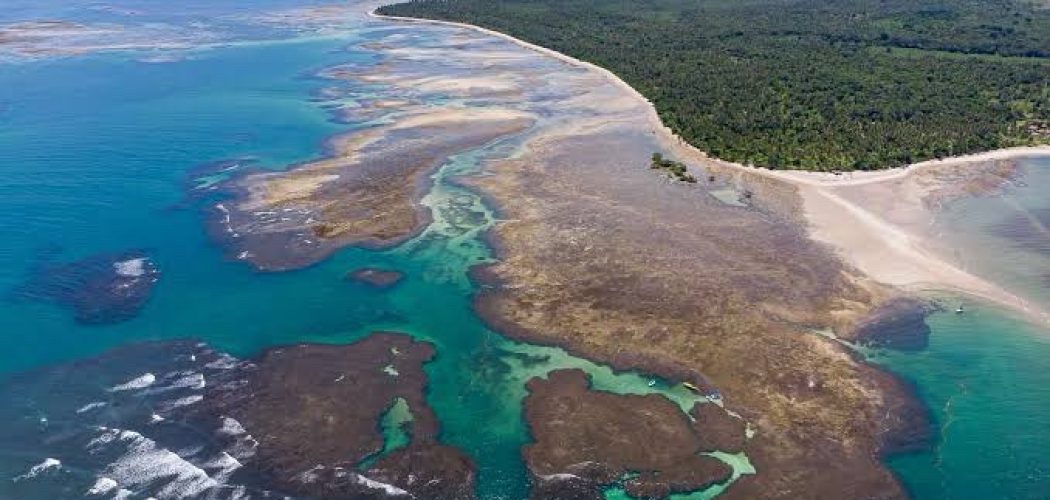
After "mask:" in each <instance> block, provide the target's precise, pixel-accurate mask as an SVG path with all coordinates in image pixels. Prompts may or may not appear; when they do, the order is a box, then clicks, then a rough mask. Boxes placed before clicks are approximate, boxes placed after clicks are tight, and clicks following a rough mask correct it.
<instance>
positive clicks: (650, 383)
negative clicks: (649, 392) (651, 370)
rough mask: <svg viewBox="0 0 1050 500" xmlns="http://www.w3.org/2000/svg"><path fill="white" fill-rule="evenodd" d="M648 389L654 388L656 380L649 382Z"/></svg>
mask: <svg viewBox="0 0 1050 500" xmlns="http://www.w3.org/2000/svg"><path fill="white" fill-rule="evenodd" d="M649 387H656V379H655V378H654V379H652V380H650V381H649Z"/></svg>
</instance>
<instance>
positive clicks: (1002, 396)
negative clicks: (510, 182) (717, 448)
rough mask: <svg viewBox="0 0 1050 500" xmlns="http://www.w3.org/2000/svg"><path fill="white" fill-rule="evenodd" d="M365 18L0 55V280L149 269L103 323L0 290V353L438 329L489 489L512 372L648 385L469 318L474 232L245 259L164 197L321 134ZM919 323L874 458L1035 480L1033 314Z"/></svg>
mask: <svg viewBox="0 0 1050 500" xmlns="http://www.w3.org/2000/svg"><path fill="white" fill-rule="evenodd" d="M87 4H88V2H66V3H62V4H61V5H57V6H56V5H43V6H42V4H40V3H38V2H28V1H21V0H18V1H15V2H13V3H11V4H6V5H5V13H3V14H0V16H3V17H0V20H3V21H7V20H14V19H31V18H40V17H48V18H55V17H59V18H61V17H63V16H64V15H66V14H70V13H72V14H75V15H77V16H81V18H83V19H86V20H92V19H95V18H92V16H97V19H102V18H105V19H111V18H114V17H115V15H114V14H112V13H107V12H99V11H85V10H84V6H85V5H87ZM291 4H292V2H290V1H280V2H276V1H275V2H266V3H265V4H258V3H254V4H252V8H253V9H260V10H261V9H264V8H276V7H280V6H288V5H291ZM158 5H159V4H158V3H156V2H136V3H134V4H132V3H126V6H130V7H133V8H137V9H140V10H142V11H144V12H147V14H143V18H144V19H156V20H163V21H165V22H172V23H180V22H186V21H187V20H188V19H201V18H205V19H206V18H210V17H214V16H219V15H225V14H229V13H234V12H238V11H243V10H244V6H243V5H239V4H238V3H237V2H225V3H222V2H220V3H217V4H216V3H213V2H203V1H201V2H191V3H185V4H183V3H180V5H179V9H180V12H181V14H179V15H172V14H170V13H164V12H163V11H160V10H158ZM251 34H252V37H255V36H256V35H258V32H256V31H251ZM370 36H374V35H372V34H370V33H368V32H367V31H358V32H348V33H344V34H342V35H340V36H333V37H329V38H299V39H285V40H275V41H269V42H254V43H246V44H241V45H237V46H232V47H226V48H217V49H209V50H203V49H202V50H195V51H191V52H189V53H187V54H182V55H184V56H188V57H186V58H185V59H184V60H180V61H177V62H172V63H166V64H149V63H144V62H140V61H139V59H140V58H141V55H142V54H135V53H118V54H93V55H87V56H82V57H76V58H54V59H43V60H38V61H33V62H22V63H14V64H11V63H7V64H0V151H2V152H3V154H2V155H0V214H2V217H0V234H2V235H3V240H2V241H3V244H2V245H0V291H6V290H9V289H12V288H14V287H16V286H17V285H18V284H20V283H22V282H23V280H24V279H25V278H26V277H27V273H29V272H30V270H31V269H32V268H33V266H34V263H35V262H36V261H37V259H38V258H39V257H40V256H41V255H42V254H45V253H46V254H51V253H54V252H56V251H57V252H58V253H57V256H56V258H57V259H59V260H60V261H73V260H77V259H80V258H84V257H88V256H91V255H94V254H98V253H109V252H120V251H123V250H126V249H130V248H141V249H146V250H147V251H148V252H149V253H150V255H151V256H152V259H153V260H154V261H155V262H156V265H157V266H158V268H159V269H160V271H161V273H162V276H161V279H160V281H159V282H158V284H157V286H156V289H155V290H154V291H153V296H152V298H151V299H150V301H149V302H148V303H147V304H146V306H145V308H144V309H143V310H142V311H141V313H140V314H139V315H138V316H137V317H135V318H134V319H132V320H130V321H127V322H123V323H119V324H115V325H104V326H84V325H79V324H77V323H75V322H74V320H73V317H72V314H71V312H70V311H68V310H67V309H64V308H62V307H61V306H58V305H55V304H49V303H38V302H24V301H8V300H2V301H0V352H3V353H4V356H3V358H2V359H0V373H12V372H16V371H21V370H25V369H29V368H32V367H35V366H39V365H41V364H44V363H52V362H59V361H66V360H71V359H77V358H82V357H85V356H90V355H94V354H98V353H100V352H102V351H104V350H106V349H108V348H110V347H113V346H116V345H119V344H124V343H127V342H133V341H138V340H147V339H168V338H183V337H197V338H201V339H204V340H206V341H208V342H209V343H210V344H212V345H214V346H215V347H216V348H218V349H222V350H226V351H229V352H231V353H233V354H236V355H251V354H254V353H256V352H258V350H259V349H262V348H264V347H267V346H271V345H276V344H284V343H291V342H298V341H304V340H319V341H329V342H340V341H347V340H351V339H354V338H358V337H360V336H361V335H363V334H365V333H367V332H368V331H371V330H373V329H377V328H391V329H398V330H403V331H407V332H409V333H413V334H416V335H418V336H420V337H422V338H426V339H428V340H431V341H433V342H435V343H436V344H437V346H438V352H439V353H440V354H439V359H438V361H436V362H435V363H434V364H433V366H431V367H429V368H428V372H429V373H430V375H431V378H432V389H431V394H430V400H431V403H432V404H433V405H434V407H435V409H436V411H437V412H438V415H439V417H441V418H442V420H443V423H444V426H445V427H444V434H443V438H444V439H445V440H446V441H448V442H451V443H454V444H456V445H459V446H462V447H463V448H464V449H466V450H467V451H468V453H471V454H472V455H474V456H476V457H483V459H482V460H479V462H480V466H481V473H480V474H481V478H482V490H481V492H482V494H483V496H484V497H486V498H500V497H505V498H517V497H518V496H520V495H521V493H522V492H523V488H524V479H523V475H522V472H523V471H522V470H521V466H520V461H519V460H518V458H517V453H518V449H519V447H520V445H521V444H522V443H523V442H524V440H525V439H526V434H525V430H524V428H523V426H522V425H521V422H520V406H519V404H520V397H521V395H522V394H523V389H522V385H521V384H522V382H523V380H524V379H525V378H527V377H528V376H531V375H534V374H537V373H541V372H542V370H544V369H550V368H552V367H555V366H570V365H571V366H582V367H584V368H586V369H587V370H588V371H590V372H591V373H592V374H593V375H594V376H595V380H596V382H595V383H596V385H598V386H600V387H603V388H606V389H608V390H619V391H623V392H641V391H645V390H647V389H646V388H645V379H642V378H640V377H637V376H631V375H630V374H627V375H619V376H617V375H614V374H612V373H611V372H607V371H601V369H600V367H596V366H594V365H593V364H588V363H586V362H585V361H583V360H578V359H573V358H571V357H569V356H566V355H564V353H559V352H557V351H556V350H543V349H540V348H533V347H526V346H520V345H516V344H513V343H510V342H507V341H506V340H504V339H502V338H500V337H498V336H496V335H494V334H492V333H491V332H489V331H488V330H487V329H485V328H484V326H483V325H481V324H480V322H478V321H477V318H476V317H474V316H473V313H472V312H471V310H470V295H471V294H472V293H473V291H474V290H473V288H472V287H471V285H470V284H469V283H468V282H467V281H466V279H465V271H466V269H467V267H468V266H469V265H470V264H472V263H475V262H477V261H478V260H479V259H485V258H487V257H488V249H487V248H485V247H484V246H483V245H481V244H480V242H477V241H475V242H474V244H473V245H472V246H469V247H468V248H467V249H466V250H463V249H462V248H460V249H458V250H456V251H453V250H452V245H451V244H448V245H446V243H448V240H449V238H448V237H449V236H450V235H442V234H431V235H428V236H425V237H423V238H421V239H420V240H419V241H417V242H414V243H412V244H409V245H407V246H405V247H403V248H399V249H394V250H392V251H388V252H371V251H365V250H359V249H348V250H345V251H342V252H339V253H338V254H337V255H335V256H334V257H333V258H331V259H329V260H327V261H325V262H323V263H321V264H319V265H316V266H313V267H310V268H308V269H305V270H301V271H295V272H289V273H279V274H260V273H257V272H255V271H253V270H251V269H250V268H248V267H247V266H245V265H244V264H243V263H239V262H230V261H227V260H225V259H224V258H223V255H222V253H221V252H220V250H219V249H218V248H217V247H215V246H214V245H213V244H212V243H211V242H209V241H208V239H207V237H206V236H205V234H204V232H203V230H202V227H203V226H202V224H201V215H200V213H199V212H198V211H197V210H195V209H193V208H188V209H187V208H182V209H176V208H173V207H175V206H177V205H179V204H180V203H181V202H182V201H183V199H184V196H185V187H186V182H187V181H188V179H187V175H188V172H190V171H192V170H193V168H194V167H196V166H197V165H200V164H202V163H205V162H210V161H216V160H222V159H228V158H237V157H252V158H255V159H257V161H258V165H259V166H261V167H264V168H281V167H284V166H286V165H289V164H293V163H296V162H300V161H305V160H308V159H311V158H314V157H316V156H317V155H319V154H320V153H321V146H322V144H323V141H324V140H325V139H326V138H327V137H329V136H330V135H332V134H334V133H336V132H338V131H340V130H344V129H345V128H346V126H345V125H337V124H334V123H332V122H330V121H329V120H328V118H329V116H328V114H327V112H326V111H325V110H324V109H323V108H322V106H320V105H319V104H318V103H316V102H312V101H311V95H312V92H314V91H315V90H317V89H318V88H319V87H320V86H321V85H322V83H321V82H319V81H318V80H316V79H314V78H312V77H311V75H312V74H313V73H314V72H315V71H316V70H318V69H320V68H323V67H325V66H329V65H332V64H336V63H341V62H346V61H368V60H371V58H372V57H373V55H371V54H369V53H365V52H361V51H355V50H353V49H351V50H344V49H345V48H346V47H347V46H348V45H352V44H353V43H355V42H362V41H366V40H368V39H369V37H370ZM475 160H476V158H475V157H471V156H470V155H467V156H466V157H463V158H460V159H458V160H457V162H453V163H452V164H451V165H450V166H449V167H447V170H448V173H449V174H452V173H455V172H457V171H469V169H470V167H471V165H472V164H473V162H474V161H475ZM464 199H465V200H466V201H463V200H464ZM457 200H458V201H457ZM435 202H436V203H438V204H439V205H440V207H439V208H440V209H441V210H450V211H455V210H461V211H473V212H479V213H485V214H486V216H487V217H490V216H491V214H488V213H487V209H486V208H485V207H484V206H482V205H480V203H479V202H478V200H477V199H476V197H471V196H469V193H466V192H465V191H463V190H462V189H461V188H456V187H454V186H445V185H443V184H441V183H438V189H436V191H435ZM439 216H440V214H439ZM483 219H484V217H483ZM457 248H458V247H457ZM1020 264H1023V262H1022V263H1020ZM363 265H382V266H388V267H395V268H397V269H400V270H402V271H404V272H406V273H407V275H408V278H407V279H406V281H405V282H404V283H403V284H402V285H399V286H398V287H397V288H395V289H394V290H393V291H390V292H377V291H375V290H371V289H368V288H365V287H360V286H354V285H351V284H348V283H346V282H345V281H344V280H343V279H342V277H343V275H344V274H345V273H346V271H348V270H350V269H353V268H356V267H360V266H363ZM932 326H933V329H934V336H933V338H932V340H931V343H930V348H929V349H928V350H926V351H922V352H919V353H884V354H883V355H880V356H879V357H878V359H879V361H881V362H884V363H885V364H886V366H888V367H890V368H892V369H894V370H895V371H897V372H899V373H901V374H903V375H904V376H906V377H907V378H908V379H910V380H912V381H914V382H916V383H917V384H918V387H919V393H920V395H921V396H922V397H923V398H924V400H925V401H926V402H927V403H928V404H929V405H930V407H931V408H932V409H933V410H934V413H935V415H936V416H937V418H938V420H939V422H940V423H941V424H942V428H943V434H942V437H941V439H940V441H939V445H938V447H937V448H936V449H935V450H933V451H931V452H929V453H922V454H917V455H911V456H907V457H899V458H895V459H893V460H892V461H891V465H892V466H893V467H894V469H895V470H896V471H897V472H898V473H899V474H900V475H901V476H902V478H903V479H904V481H905V482H906V484H907V485H908V486H909V487H910V488H911V489H912V491H913V492H914V493H915V494H916V496H917V497H919V498H1046V497H1047V496H1048V491H1050V484H1048V483H1047V482H1046V477H1047V476H1048V475H1050V474H1048V469H1050V458H1047V457H1048V456H1047V455H1046V454H1045V450H1046V449H1048V448H1050V431H1048V429H1050V412H1047V411H1046V409H1047V408H1050V390H1048V389H1047V387H1050V379H1047V374H1048V373H1050V370H1048V368H1050V366H1048V365H1047V361H1046V360H1050V342H1048V341H1047V338H1048V337H1047V335H1046V334H1047V331H1046V328H1045V327H1038V326H1031V325H1028V324H1025V323H1024V322H1021V321H1018V320H1015V319H1011V318H1010V316H1009V315H1006V314H1002V313H998V312H996V311H994V310H992V309H989V308H982V307H980V306H978V307H976V308H975V312H974V313H973V314H967V315H965V316H963V317H957V316H954V315H938V316H935V317H934V318H933V319H932ZM499 349H521V350H525V351H529V352H542V353H543V354H547V355H552V360H551V361H550V362H549V363H548V364H547V365H543V366H539V367H531V368H529V369H525V368H523V367H515V370H514V373H511V374H506V373H502V374H496V375H494V373H497V372H498V370H487V369H484V368H485V364H486V363H489V362H492V359H493V357H494V356H495V357H498V351H499ZM662 389H665V388H658V390H662ZM666 393H667V394H669V395H672V396H674V394H673V393H671V392H666ZM678 396H681V395H678ZM479 421H486V422H488V424H485V425H479V424H478V422H479ZM39 458H40V457H37V461H39Z"/></svg>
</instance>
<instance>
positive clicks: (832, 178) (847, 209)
mask: <svg viewBox="0 0 1050 500" xmlns="http://www.w3.org/2000/svg"><path fill="white" fill-rule="evenodd" d="M369 15H370V16H372V17H377V18H382V19H387V20H396V21H403V22H411V23H430V24H439V25H445V26H454V27H458V28H464V29H470V30H474V31H477V32H480V33H484V34H487V35H491V36H494V37H499V38H501V39H504V40H508V41H510V42H512V43H515V44H517V45H519V46H522V47H525V48H527V49H529V50H533V51H536V52H539V53H542V54H544V55H547V56H550V57H553V58H555V59H558V60H560V61H563V62H565V63H568V64H571V65H574V66H578V67H582V68H586V69H588V70H591V71H595V72H597V73H599V74H601V75H602V76H603V77H605V78H606V79H608V80H609V81H610V82H612V83H614V84H615V85H616V86H618V87H619V88H621V89H623V90H624V91H625V93H626V95H625V96H624V98H625V99H627V100H638V101H642V102H644V103H645V109H646V115H647V116H646V118H647V120H648V122H649V124H650V126H651V128H652V130H653V133H654V134H655V135H656V137H657V138H658V140H659V141H660V143H661V145H663V146H664V147H666V148H667V149H668V150H669V151H671V152H673V154H674V155H676V156H677V157H678V158H679V159H682V160H685V161H687V162H688V163H694V164H699V165H701V166H704V167H706V168H711V167H716V168H721V169H730V170H734V171H737V172H743V173H750V174H754V175H758V176H761V177H764V178H768V179H775V180H779V181H782V182H785V183H788V184H790V185H792V186H795V187H796V188H797V190H798V193H799V195H800V197H801V199H802V204H803V208H802V212H803V215H804V217H805V220H806V221H807V222H808V225H809V227H810V232H811V235H812V237H813V238H814V239H816V240H817V241H820V242H823V243H825V244H828V245H830V246H831V247H832V248H834V249H835V251H836V252H837V253H838V254H839V255H840V256H841V257H842V258H843V259H845V260H846V261H847V262H848V263H849V264H851V265H852V266H854V267H856V268H857V269H859V270H860V271H862V272H863V273H865V274H867V275H868V276H870V277H872V278H873V279H875V280H878V281H881V282H883V283H886V284H889V285H894V286H897V287H900V288H902V289H904V290H907V291H916V292H920V291H948V292H955V293H965V294H969V295H972V296H974V297H977V298H980V299H983V300H987V301H991V302H994V303H996V304H999V305H1002V306H1005V307H1008V308H1010V309H1012V310H1016V311H1018V312H1021V313H1023V314H1024V315H1026V316H1028V317H1030V318H1033V319H1036V320H1038V321H1040V322H1043V321H1047V314H1046V312H1045V311H1042V310H1040V308H1038V307H1037V306H1035V305H1033V304H1031V303H1029V302H1028V301H1027V300H1025V299H1024V298H1022V297H1020V296H1018V295H1017V294H1015V293H1013V292H1011V291H1009V290H1006V289H1004V288H1003V287H1001V286H1000V285H998V284H996V283H993V282H991V281H989V280H986V279H983V278H981V277H978V276H975V275H974V274H972V273H970V272H967V271H965V270H963V269H961V268H959V267H957V266H956V265H954V264H952V263H951V262H950V261H949V260H947V259H946V258H945V257H944V256H943V255H941V254H939V253H938V252H937V251H935V250H934V249H933V245H931V244H930V242H928V241H926V238H927V236H926V235H924V234H922V231H921V228H922V225H923V224H929V223H930V220H931V219H932V217H933V215H934V214H933V213H931V212H930V211H929V210H928V209H926V208H924V207H922V206H921V199H920V198H921V197H919V198H910V199H908V201H907V203H908V204H909V205H910V206H906V207H903V208H902V209H903V210H911V211H913V212H916V213H917V215H916V216H914V217H913V219H914V221H913V222H912V223H911V224H900V223H896V222H895V221H891V220H887V219H886V218H885V217H884V214H883V213H880V212H879V211H878V210H873V209H872V208H871V207H870V206H869V205H868V203H867V201H868V200H867V199H866V198H868V196H859V195H857V193H851V192H842V190H841V189H840V188H844V187H849V186H860V185H873V186H881V187H880V188H879V191H881V193H880V196H892V195H893V190H894V189H895V188H898V187H899V185H898V184H899V183H900V182H902V181H904V182H907V181H908V180H909V179H913V178H915V177H918V176H920V175H921V174H922V172H924V171H925V170H928V169H930V168H934V167H943V166H957V167H959V168H967V167H968V165H976V164H982V163H987V162H992V161H998V160H1010V159H1017V158H1024V157H1032V156H1043V155H1047V156H1050V146H1031V147H1016V148H1008V149H1001V150H995V151H988V152H983V153H977V154H972V155H965V156H958V157H950V158H943V159H935V160H927V161H923V162H918V163H914V164H912V165H909V166H906V167H901V168H894V169H887V170H879V171H866V172H850V173H841V174H835V173H825V172H809V171H797V170H768V169H763V168H758V167H753V166H748V165H742V164H740V163H734V162H728V161H724V160H720V159H716V158H712V157H711V156H709V155H708V154H707V153H706V152H704V151H701V150H699V149H697V148H695V147H693V146H691V145H689V144H688V143H686V142H685V141H684V140H682V139H681V138H680V137H678V136H677V135H676V134H675V133H674V132H673V131H672V130H671V129H670V128H668V127H667V126H665V125H664V124H663V122H662V121H661V120H660V117H659V115H658V114H657V112H656V108H655V107H654V106H653V105H652V103H651V102H649V100H648V99H646V98H645V96H643V95H642V94H641V93H639V92H638V91H637V90H635V89H634V88H633V87H631V86H630V85H628V84H627V83H626V82H624V81H623V80H621V79H620V78H619V77H617V76H616V75H615V74H614V73H612V72H611V71H609V70H607V69H605V68H602V67H600V66H597V65H595V64H592V63H589V62H586V61H581V60H579V59H576V58H574V57H571V56H568V55H565V54H562V53H560V52H556V51H554V50H551V49H547V48H545V47H541V46H538V45H535V44H532V43H529V42H526V41H524V40H520V39H517V38H515V37H512V36H510V35H507V34H504V33H500V32H496V31H493V30H490V29H486V28H481V27H478V26H473V25H469V24H465V23H456V22H449V21H437V20H428V19H415V18H406V17H396V16H383V15H381V14H378V13H376V11H375V10H372V11H370V12H369ZM916 221H918V222H916Z"/></svg>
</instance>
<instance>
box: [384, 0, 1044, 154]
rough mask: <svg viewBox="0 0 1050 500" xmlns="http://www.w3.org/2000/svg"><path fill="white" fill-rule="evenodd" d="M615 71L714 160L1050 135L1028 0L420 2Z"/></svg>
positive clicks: (429, 13)
mask: <svg viewBox="0 0 1050 500" xmlns="http://www.w3.org/2000/svg"><path fill="white" fill-rule="evenodd" d="M380 12H381V13H383V14H388V15H400V16H411V17H424V18H435V19H444V20H452V21H460V22H467V23H471V24H475V25H478V26H484V27H487V28H491V29H495V30H498V31H501V32H504V33H508V34H510V35H513V36H515V37H518V38H521V39H524V40H528V41H530V42H533V43H536V44H539V45H543V46H545V47H550V48H552V49H554V50H557V51H560V52H563V53H566V54H569V55H572V56H574V57H577V58H580V59H583V60H587V61H591V62H594V63H596V64H598V65H601V66H604V67H606V68H609V69H610V70H612V71H613V72H615V73H616V74H617V75H619V76H620V77H622V78H623V79H624V80H625V81H627V82H628V83H629V84H630V85H632V86H634V87H635V88H636V89H638V90H639V91H640V92H641V93H642V94H644V95H645V96H647V97H648V98H649V99H650V100H651V101H652V102H653V103H654V105H655V106H656V109H657V111H658V112H659V114H660V117H661V118H662V119H663V120H664V122H665V123H666V124H667V125H668V126H670V127H671V128H672V129H673V130H675V132H677V133H678V134H679V135H681V136H682V137H683V138H684V139H685V140H687V141H689V142H690V143H691V144H693V145H695V146H697V147H699V148H700V149H703V150H705V151H707V152H709V153H711V154H712V155H714V156H717V157H720V158H724V159H727V160H731V161H738V162H745V163H752V164H757V165H763V166H768V167H771V168H783V167H795V168H804V169H812V170H849V169H875V168H884V167H891V166H897V165H901V164H906V163H911V162H914V161H919V160H923V159H928V158H933V157H944V156H950V155H958V154H964V153H970V152H976V151H982V150H989V149H996V148H1001V147H1008V146H1015V145H1023V144H1032V143H1048V142H1050V132H1048V131H1050V9H1047V8H1042V7H1039V6H1038V5H1036V4H1034V3H1028V2H1026V1H1025V0H932V1H922V2H919V1H914V0H691V1H687V0H632V1H625V0H414V1H412V2H410V3H402V4H398V5H391V6H386V7H382V8H381V9H380Z"/></svg>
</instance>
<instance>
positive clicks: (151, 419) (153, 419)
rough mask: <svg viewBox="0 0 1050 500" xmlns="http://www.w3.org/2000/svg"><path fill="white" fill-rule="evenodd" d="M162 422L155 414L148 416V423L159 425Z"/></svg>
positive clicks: (161, 418) (160, 417) (162, 419)
mask: <svg viewBox="0 0 1050 500" xmlns="http://www.w3.org/2000/svg"><path fill="white" fill-rule="evenodd" d="M163 421H164V417H162V416H160V415H157V414H156V413H154V414H152V415H150V416H149V423H151V424H159V423H161V422H163Z"/></svg>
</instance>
